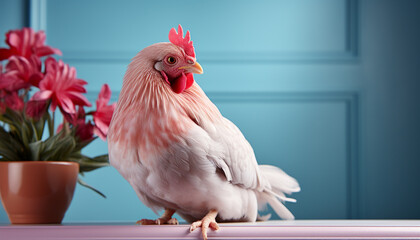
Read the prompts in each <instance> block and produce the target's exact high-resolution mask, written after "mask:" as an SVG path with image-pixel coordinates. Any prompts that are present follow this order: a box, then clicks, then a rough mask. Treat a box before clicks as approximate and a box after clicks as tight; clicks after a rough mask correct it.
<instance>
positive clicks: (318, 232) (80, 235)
mask: <svg viewBox="0 0 420 240" xmlns="http://www.w3.org/2000/svg"><path fill="white" fill-rule="evenodd" d="M220 227H221V229H220V230H219V231H217V232H214V231H211V230H210V231H209V239H420V221H419V220H387V221H385V220H384V221H372V220H336V221H321V220H318V221H317V220H311V221H309V220H308V221H306V220H298V221H268V222H260V223H230V224H220ZM0 239H1V240H3V239H46V240H48V239H201V234H200V231H198V230H196V231H194V232H192V233H190V232H189V225H178V226H138V225H134V224H122V223H116V224H107V223H97V224H93V223H87V224H82V223H77V224H62V225H0Z"/></svg>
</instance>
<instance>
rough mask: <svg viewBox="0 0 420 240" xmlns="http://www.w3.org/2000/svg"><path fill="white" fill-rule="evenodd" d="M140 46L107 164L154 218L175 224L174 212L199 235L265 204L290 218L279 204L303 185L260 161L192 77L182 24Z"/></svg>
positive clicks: (194, 65)
mask: <svg viewBox="0 0 420 240" xmlns="http://www.w3.org/2000/svg"><path fill="white" fill-rule="evenodd" d="M169 40H170V42H162V43H156V44H153V45H151V46H149V47H146V48H144V49H143V50H142V51H140V52H139V53H138V54H137V55H136V56H135V57H134V58H133V59H132V62H131V63H130V64H129V65H128V68H127V71H126V74H125V76H124V81H123V86H122V89H121V92H120V96H119V99H118V103H117V107H116V109H115V111H114V114H113V117H112V121H111V125H110V128H109V134H108V147H109V157H110V163H111V165H112V166H113V167H115V168H116V169H117V170H118V171H119V172H120V174H121V175H122V176H123V177H124V178H125V179H126V180H127V181H128V182H129V183H130V184H131V186H132V187H133V188H134V190H135V192H136V193H137V195H138V197H139V198H140V200H141V201H142V202H143V203H144V204H145V205H146V206H148V207H149V208H151V209H152V210H153V211H154V212H155V213H157V212H158V211H160V210H162V209H164V210H165V211H164V213H163V215H162V216H161V217H160V218H158V219H157V220H149V219H142V220H140V221H138V223H140V224H177V223H178V221H177V220H176V219H174V218H172V217H173V214H174V213H177V214H179V215H180V216H181V217H182V218H183V219H185V220H186V221H188V222H190V223H192V224H191V227H190V231H193V230H194V229H196V228H198V227H201V228H202V235H203V238H204V239H207V231H208V228H211V229H213V230H217V229H219V226H218V224H217V222H232V221H246V222H254V221H256V220H257V218H259V215H258V210H259V209H261V208H263V207H264V206H266V205H267V203H268V204H270V205H271V207H272V208H273V209H274V210H275V212H276V213H277V214H278V215H279V216H280V217H281V218H283V219H293V218H294V217H293V215H292V214H291V212H290V211H289V210H288V209H287V208H286V207H285V206H284V205H283V204H282V202H284V201H294V199H290V198H287V197H286V196H285V194H291V193H292V192H297V191H300V188H299V184H298V182H297V181H296V180H295V179H294V178H292V177H290V176H289V175H287V174H286V173H284V172H283V171H282V170H280V169H279V168H277V167H274V166H269V165H258V163H257V161H256V158H255V154H254V151H253V149H252V147H251V145H250V144H249V143H248V141H247V140H246V139H245V137H244V136H243V135H242V133H241V131H240V130H239V129H238V128H237V127H236V126H235V125H234V124H233V123H232V122H231V121H229V120H228V119H226V118H224V117H223V116H222V114H221V113H220V112H219V110H218V109H217V107H216V106H215V105H214V104H213V103H212V102H211V101H210V100H209V98H208V97H207V96H206V94H205V93H204V92H203V90H202V89H201V88H200V87H199V86H198V84H197V83H196V82H195V81H194V77H193V74H201V73H203V69H202V67H201V66H200V64H199V63H198V62H197V61H196V58H195V52H194V47H193V44H192V41H190V33H189V31H187V33H186V35H185V37H183V31H182V27H181V26H179V27H178V32H177V31H176V30H175V29H174V28H173V29H171V31H170V32H169Z"/></svg>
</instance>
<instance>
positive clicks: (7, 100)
mask: <svg viewBox="0 0 420 240" xmlns="http://www.w3.org/2000/svg"><path fill="white" fill-rule="evenodd" d="M4 104H5V107H8V108H10V109H12V110H15V111H21V110H22V109H23V107H24V106H25V103H24V102H23V99H22V98H21V97H20V96H19V94H18V93H17V92H12V93H9V94H7V95H6V96H5V97H4Z"/></svg>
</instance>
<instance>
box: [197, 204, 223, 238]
mask: <svg viewBox="0 0 420 240" xmlns="http://www.w3.org/2000/svg"><path fill="white" fill-rule="evenodd" d="M216 216H217V211H216V210H212V211H210V212H209V213H208V214H207V215H206V216H205V217H204V218H203V219H201V220H199V221H196V222H193V223H192V224H191V227H190V232H192V231H194V230H195V229H197V228H198V227H201V233H202V235H203V239H204V240H207V230H208V229H209V227H210V228H211V229H213V230H214V231H217V230H219V229H220V227H219V225H218V224H217V222H216Z"/></svg>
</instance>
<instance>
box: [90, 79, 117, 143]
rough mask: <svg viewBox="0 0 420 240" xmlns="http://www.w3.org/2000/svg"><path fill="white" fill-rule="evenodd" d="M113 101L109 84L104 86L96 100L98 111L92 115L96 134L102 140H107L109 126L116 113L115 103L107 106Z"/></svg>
mask: <svg viewBox="0 0 420 240" xmlns="http://www.w3.org/2000/svg"><path fill="white" fill-rule="evenodd" d="M110 99H111V90H110V89H109V86H108V84H104V85H103V86H102V88H101V91H100V92H99V95H98V99H97V100H96V111H95V112H94V113H93V114H92V115H93V121H94V122H95V129H94V133H95V134H96V135H97V136H99V137H100V138H101V139H102V140H104V141H105V140H106V135H107V134H108V128H109V124H110V123H111V118H112V114H113V113H114V109H115V103H113V104H111V105H107V104H108V102H109V100H110Z"/></svg>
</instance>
